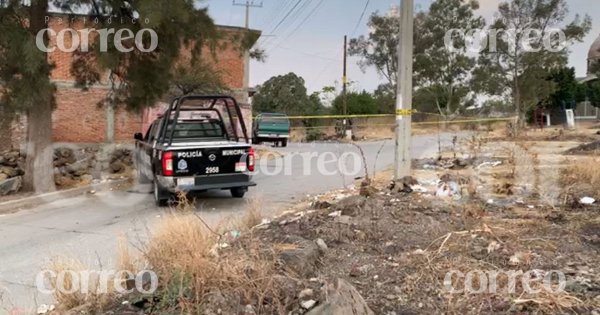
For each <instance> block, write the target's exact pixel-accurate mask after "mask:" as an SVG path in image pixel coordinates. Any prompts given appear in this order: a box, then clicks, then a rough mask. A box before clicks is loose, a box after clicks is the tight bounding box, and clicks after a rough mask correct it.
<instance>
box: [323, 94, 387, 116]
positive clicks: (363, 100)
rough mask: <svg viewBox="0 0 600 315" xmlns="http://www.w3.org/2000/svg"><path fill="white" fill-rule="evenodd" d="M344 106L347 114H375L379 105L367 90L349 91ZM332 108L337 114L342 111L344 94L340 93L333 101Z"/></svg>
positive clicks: (340, 113)
mask: <svg viewBox="0 0 600 315" xmlns="http://www.w3.org/2000/svg"><path fill="white" fill-rule="evenodd" d="M346 106H347V109H348V111H347V113H348V115H372V114H377V112H378V111H379V106H378V104H377V101H375V99H374V98H373V96H372V95H371V94H370V93H368V92H367V91H362V92H360V93H358V92H350V93H347V95H346ZM333 110H334V113H335V114H337V115H342V114H343V112H344V96H343V95H340V96H338V97H336V99H335V100H334V101H333Z"/></svg>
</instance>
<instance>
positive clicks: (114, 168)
mask: <svg viewBox="0 0 600 315" xmlns="http://www.w3.org/2000/svg"><path fill="white" fill-rule="evenodd" d="M123 170H125V165H123V163H122V162H121V161H115V162H113V163H110V171H111V172H112V173H113V174H116V173H120V172H122V171H123Z"/></svg>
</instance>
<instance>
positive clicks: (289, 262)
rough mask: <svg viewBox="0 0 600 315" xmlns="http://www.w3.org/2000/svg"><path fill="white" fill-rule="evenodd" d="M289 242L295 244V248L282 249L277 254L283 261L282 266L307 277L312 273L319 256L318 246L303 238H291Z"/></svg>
mask: <svg viewBox="0 0 600 315" xmlns="http://www.w3.org/2000/svg"><path fill="white" fill-rule="evenodd" d="M291 243H294V244H295V245H297V246H296V248H294V249H289V250H284V251H283V252H281V254H280V255H279V257H280V258H281V260H282V261H283V263H284V264H283V266H284V268H285V269H287V270H288V271H291V272H294V273H296V274H297V275H299V276H303V277H305V278H309V277H310V276H311V275H312V274H314V271H315V268H316V266H317V262H318V260H319V258H320V257H321V251H320V250H319V247H318V246H317V245H316V244H315V242H311V241H308V240H305V239H303V238H295V239H292V242H291Z"/></svg>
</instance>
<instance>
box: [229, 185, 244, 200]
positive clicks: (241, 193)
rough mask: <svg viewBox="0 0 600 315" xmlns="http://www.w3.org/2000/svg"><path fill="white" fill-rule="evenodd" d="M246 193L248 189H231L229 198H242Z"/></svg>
mask: <svg viewBox="0 0 600 315" xmlns="http://www.w3.org/2000/svg"><path fill="white" fill-rule="evenodd" d="M247 191H248V189H247V188H245V187H237V188H231V196H233V198H244V195H246V192H247Z"/></svg>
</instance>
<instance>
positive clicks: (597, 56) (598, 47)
mask: <svg viewBox="0 0 600 315" xmlns="http://www.w3.org/2000/svg"><path fill="white" fill-rule="evenodd" d="M596 61H600V36H598V38H597V39H596V40H595V41H594V43H593V44H592V46H591V47H590V50H589V52H588V59H587V65H588V71H587V76H586V77H584V78H579V82H581V83H587V82H593V81H597V80H598V77H596V75H595V74H592V73H590V69H591V66H592V64H593V63H594V62H596ZM575 119H580V120H583V119H600V109H599V108H598V107H595V106H593V105H592V103H591V102H590V101H585V102H583V103H580V104H577V109H576V110H575Z"/></svg>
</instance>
